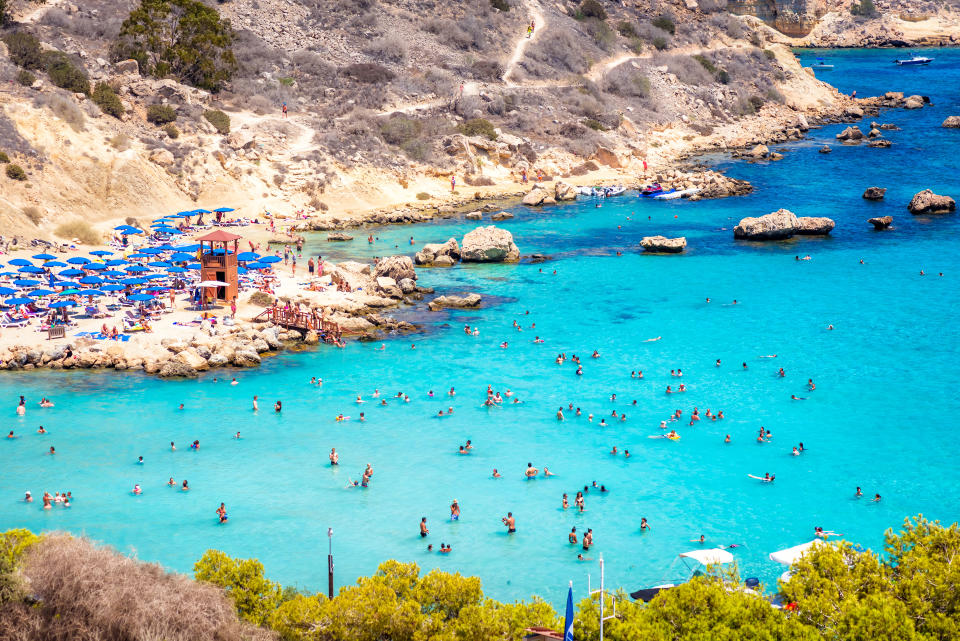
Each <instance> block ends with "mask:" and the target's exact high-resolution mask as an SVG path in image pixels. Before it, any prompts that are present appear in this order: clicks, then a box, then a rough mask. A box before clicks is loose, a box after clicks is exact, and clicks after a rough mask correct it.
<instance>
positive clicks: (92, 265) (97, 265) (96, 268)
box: [83, 263, 107, 272]
mask: <svg viewBox="0 0 960 641" xmlns="http://www.w3.org/2000/svg"><path fill="white" fill-rule="evenodd" d="M83 268H84V269H87V270H90V269H92V270H93V271H95V272H96V271H100V270H101V269H106V268H107V266H106V265H105V264H103V263H87V264H86V265H84V266H83Z"/></svg>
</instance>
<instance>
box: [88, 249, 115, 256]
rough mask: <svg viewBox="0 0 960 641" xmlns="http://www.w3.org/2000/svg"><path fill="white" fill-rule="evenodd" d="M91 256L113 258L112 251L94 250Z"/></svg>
mask: <svg viewBox="0 0 960 641" xmlns="http://www.w3.org/2000/svg"><path fill="white" fill-rule="evenodd" d="M90 255H91V256H113V252H112V251H107V250H106V249H94V250H93V251H92V252H90Z"/></svg>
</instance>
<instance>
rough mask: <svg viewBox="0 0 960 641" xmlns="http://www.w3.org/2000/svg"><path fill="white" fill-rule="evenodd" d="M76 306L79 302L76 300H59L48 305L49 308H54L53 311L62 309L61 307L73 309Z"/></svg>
mask: <svg viewBox="0 0 960 641" xmlns="http://www.w3.org/2000/svg"><path fill="white" fill-rule="evenodd" d="M76 304H77V301H75V300H57V301H54V302H52V303H50V304H49V305H47V307H52V308H53V309H60V308H61V307H73V306H75V305H76Z"/></svg>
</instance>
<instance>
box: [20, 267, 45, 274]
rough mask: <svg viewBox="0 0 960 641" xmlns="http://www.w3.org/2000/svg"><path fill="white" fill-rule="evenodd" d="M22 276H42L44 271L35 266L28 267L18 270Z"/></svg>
mask: <svg viewBox="0 0 960 641" xmlns="http://www.w3.org/2000/svg"><path fill="white" fill-rule="evenodd" d="M17 271H18V272H20V273H22V274H42V273H43V269H42V268H40V267H37V266H35V265H27V266H26V267H21V268H20V269H18V270H17Z"/></svg>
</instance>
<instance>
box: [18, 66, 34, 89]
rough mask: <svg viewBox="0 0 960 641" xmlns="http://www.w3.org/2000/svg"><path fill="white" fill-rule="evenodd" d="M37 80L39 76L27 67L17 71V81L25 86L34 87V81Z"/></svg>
mask: <svg viewBox="0 0 960 641" xmlns="http://www.w3.org/2000/svg"><path fill="white" fill-rule="evenodd" d="M36 81H37V77H36V76H35V75H33V74H32V73H30V72H29V71H27V70H26V69H21V70H20V71H19V72H18V73H17V82H19V83H20V84H21V85H23V86H24V87H32V86H33V83H35V82H36Z"/></svg>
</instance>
